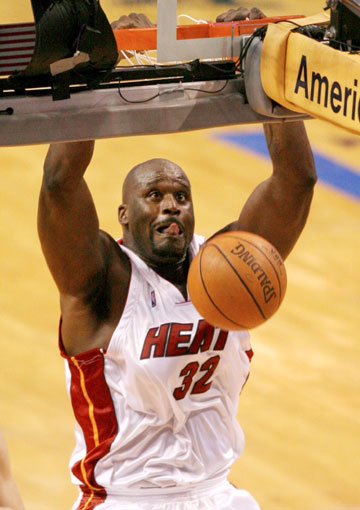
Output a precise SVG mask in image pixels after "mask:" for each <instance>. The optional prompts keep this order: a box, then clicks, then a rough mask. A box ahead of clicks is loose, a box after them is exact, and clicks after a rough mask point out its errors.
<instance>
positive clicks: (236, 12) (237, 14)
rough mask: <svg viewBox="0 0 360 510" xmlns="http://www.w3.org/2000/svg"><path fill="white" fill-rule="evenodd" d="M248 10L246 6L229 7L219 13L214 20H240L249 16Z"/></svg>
mask: <svg viewBox="0 0 360 510" xmlns="http://www.w3.org/2000/svg"><path fill="white" fill-rule="evenodd" d="M249 14H250V11H249V9H247V8H246V7H239V8H238V9H229V10H228V11H227V12H224V13H223V14H220V16H218V18H217V19H216V21H218V22H221V21H225V22H226V21H241V20H244V19H246V18H248V17H249Z"/></svg>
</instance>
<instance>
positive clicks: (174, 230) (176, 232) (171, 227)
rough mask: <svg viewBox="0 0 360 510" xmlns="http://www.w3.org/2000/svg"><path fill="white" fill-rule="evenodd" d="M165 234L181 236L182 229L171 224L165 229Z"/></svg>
mask: <svg viewBox="0 0 360 510" xmlns="http://www.w3.org/2000/svg"><path fill="white" fill-rule="evenodd" d="M163 232H165V233H166V234H171V235H179V234H180V228H179V226H178V225H177V224H176V223H171V224H170V225H169V226H168V227H166V228H164V229H163Z"/></svg>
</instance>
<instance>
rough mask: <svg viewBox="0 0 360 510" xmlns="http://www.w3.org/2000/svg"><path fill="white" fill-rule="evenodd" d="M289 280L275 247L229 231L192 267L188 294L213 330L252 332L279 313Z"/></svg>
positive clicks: (247, 234) (203, 249) (205, 247)
mask: <svg viewBox="0 0 360 510" xmlns="http://www.w3.org/2000/svg"><path fill="white" fill-rule="evenodd" d="M286 281H287V278H286V270H285V265H284V262H283V260H282V258H281V256H280V254H279V253H278V251H277V250H276V248H274V246H273V245H272V244H270V243H269V242H268V241H267V240H266V239H264V238H262V237H260V236H258V235H255V234H252V233H250V232H242V231H230V232H225V233H223V234H219V235H217V236H215V237H213V238H212V239H210V240H209V241H208V242H206V243H205V244H204V245H203V246H202V247H201V249H200V251H199V253H198V254H197V255H196V256H195V257H194V259H193V260H192V262H191V265H190V269H189V274H188V290H189V294H190V298H191V300H192V302H193V304H194V306H195V308H196V309H197V310H198V312H199V313H200V314H201V315H202V316H203V317H204V319H205V320H206V321H207V322H209V323H210V324H212V325H213V326H216V327H219V328H221V329H224V330H238V329H251V328H254V327H256V326H259V325H260V324H262V323H263V322H265V321H266V320H267V319H269V318H270V317H271V316H272V315H273V314H274V313H275V312H276V310H277V309H278V308H279V306H280V304H281V302H282V300H283V299H284V295H285V291H286Z"/></svg>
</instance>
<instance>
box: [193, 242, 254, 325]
mask: <svg viewBox="0 0 360 510" xmlns="http://www.w3.org/2000/svg"><path fill="white" fill-rule="evenodd" d="M207 246H209V245H207ZM203 253H204V250H202V251H201V254H200V263H199V272H200V278H201V282H202V284H203V289H204V290H205V292H206V295H207V297H208V298H209V299H210V301H211V303H212V304H213V305H214V307H215V308H216V310H217V311H218V312H219V313H220V315H222V316H223V317H225V319H227V320H228V321H230V322H232V323H233V324H236V325H237V326H240V327H241V328H244V329H247V327H246V326H244V325H243V324H240V323H239V322H235V321H233V320H232V319H230V317H228V316H227V315H225V314H224V312H223V311H222V310H220V308H219V307H218V306H217V304H216V303H215V302H214V300H213V298H212V297H211V296H210V294H209V293H208V291H207V288H206V285H205V282H204V279H203V276H202V271H201V258H202V255H203Z"/></svg>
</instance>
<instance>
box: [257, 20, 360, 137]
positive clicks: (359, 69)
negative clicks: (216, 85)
mask: <svg viewBox="0 0 360 510" xmlns="http://www.w3.org/2000/svg"><path fill="white" fill-rule="evenodd" d="M296 22H300V23H299V24H301V25H307V24H324V23H326V22H328V16H324V15H323V14H322V15H318V16H315V17H311V18H304V19H300V20H296ZM293 28H294V26H293V25H292V24H290V23H288V22H283V23H279V24H272V25H269V27H268V30H267V34H266V37H265V40H264V43H263V48H262V53H261V81H262V86H263V88H264V90H265V93H266V94H267V95H268V96H269V97H270V98H271V99H273V100H274V101H276V102H277V103H279V104H281V105H283V106H285V107H286V108H289V109H290V110H293V111H296V112H301V113H307V114H310V115H311V116H313V117H317V118H320V119H323V120H326V121H328V122H331V123H333V124H336V125H338V126H340V127H343V128H345V129H347V130H349V131H352V132H354V133H357V134H358V133H360V55H356V54H349V53H346V52H343V51H339V50H335V49H334V48H330V47H329V46H327V45H324V44H321V43H319V42H317V41H315V40H313V39H311V38H309V37H306V36H304V35H302V34H298V33H293V32H291V30H293Z"/></svg>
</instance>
